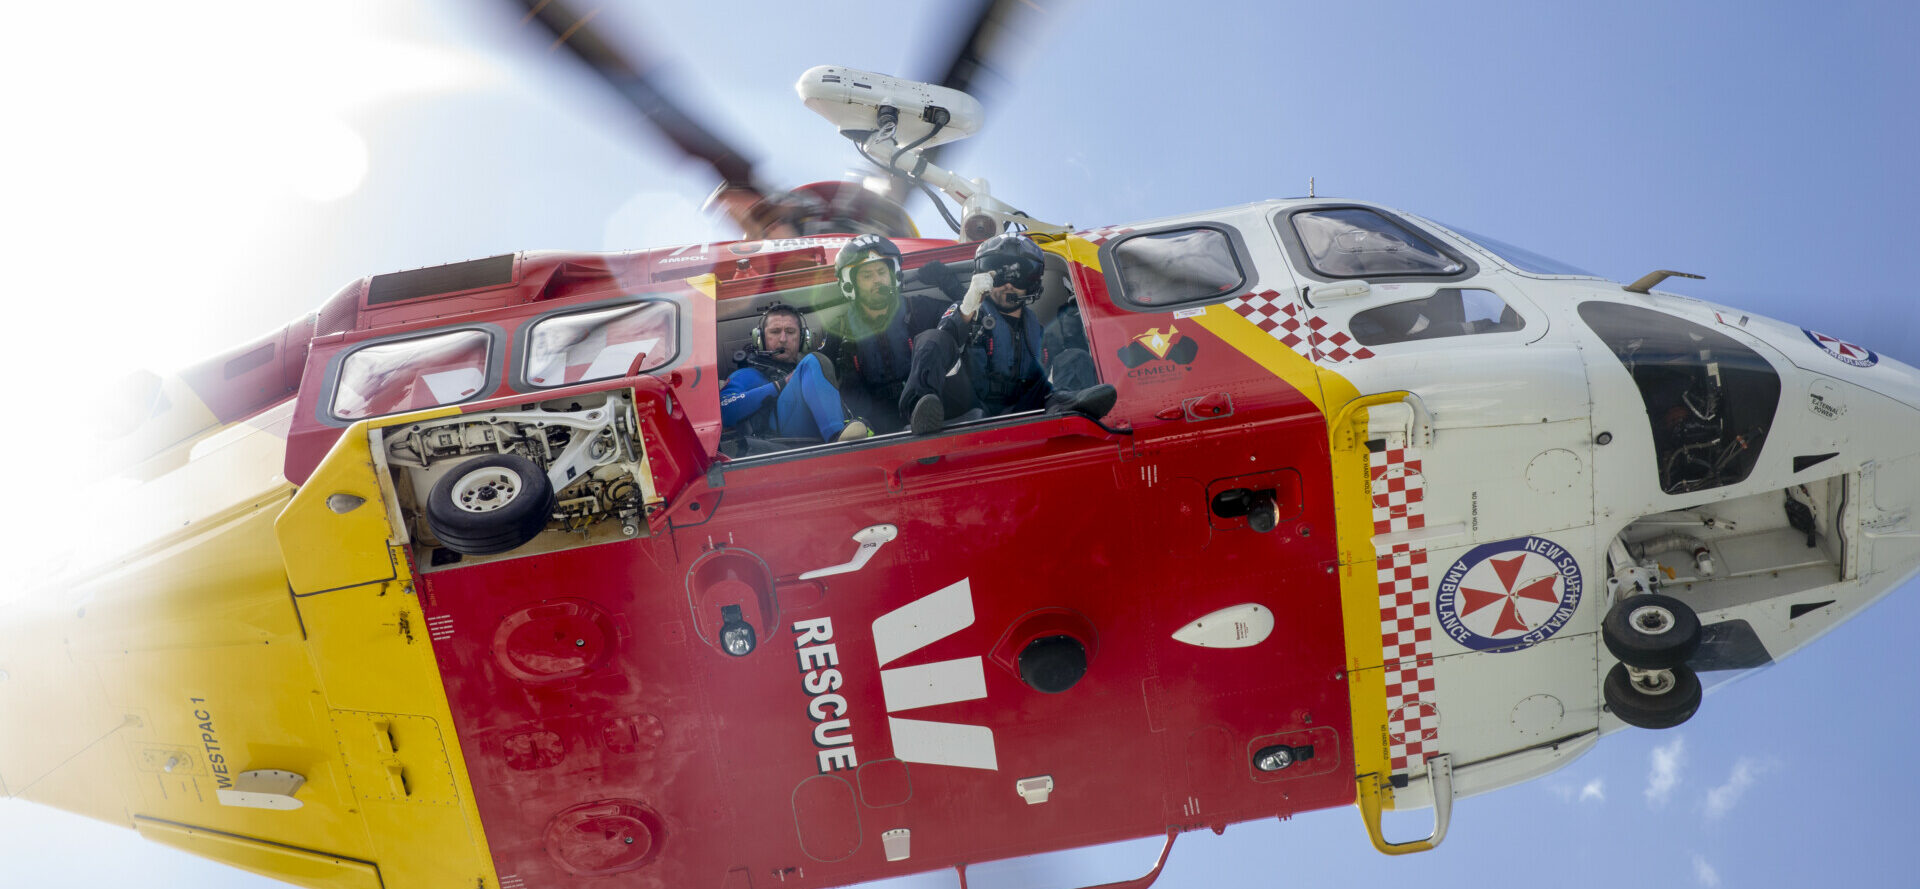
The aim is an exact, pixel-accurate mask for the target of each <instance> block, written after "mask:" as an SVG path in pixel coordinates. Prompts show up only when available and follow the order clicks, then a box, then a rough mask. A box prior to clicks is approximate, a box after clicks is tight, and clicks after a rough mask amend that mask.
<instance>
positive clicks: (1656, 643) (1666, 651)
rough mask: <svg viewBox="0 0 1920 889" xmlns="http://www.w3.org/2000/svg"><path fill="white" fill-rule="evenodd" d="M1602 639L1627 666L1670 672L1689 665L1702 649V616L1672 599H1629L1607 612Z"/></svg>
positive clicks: (1655, 595) (1647, 596)
mask: <svg viewBox="0 0 1920 889" xmlns="http://www.w3.org/2000/svg"><path fill="white" fill-rule="evenodd" d="M1600 638H1601V639H1603V640H1605V641H1606V643H1607V650H1608V651H1611V652H1613V656H1614V657H1616V658H1619V659H1620V662H1621V663H1623V664H1626V665H1627V666H1630V667H1639V668H1640V669H1642V670H1667V669H1671V668H1673V667H1678V666H1680V665H1681V664H1684V663H1686V662H1687V658H1690V657H1693V652H1694V651H1695V650H1696V649H1698V648H1699V647H1700V617H1699V616H1698V615H1696V614H1694V613H1693V609H1692V608H1689V607H1688V606H1687V603H1685V602H1682V601H1680V600H1679V599H1675V598H1673V597H1672V596H1662V595H1660V594H1658V593H1647V594H1643V595H1639V596H1628V597H1626V598H1624V599H1621V600H1620V601H1618V602H1615V603H1613V607H1612V608H1610V609H1608V610H1607V616H1606V618H1604V619H1603V620H1601V621H1600Z"/></svg>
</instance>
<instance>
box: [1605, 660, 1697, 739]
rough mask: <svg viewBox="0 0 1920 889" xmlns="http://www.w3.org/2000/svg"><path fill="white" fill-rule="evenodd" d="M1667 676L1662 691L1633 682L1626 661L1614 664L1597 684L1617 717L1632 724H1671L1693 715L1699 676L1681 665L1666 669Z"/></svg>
mask: <svg viewBox="0 0 1920 889" xmlns="http://www.w3.org/2000/svg"><path fill="white" fill-rule="evenodd" d="M1666 675H1667V676H1669V677H1671V681H1670V682H1668V683H1667V686H1666V688H1665V690H1664V691H1657V690H1652V689H1646V688H1641V687H1639V686H1636V685H1634V683H1633V675H1632V674H1631V673H1629V672H1627V665H1626V664H1614V665H1613V669H1612V670H1611V671H1609V672H1608V673H1607V681H1606V682H1605V683H1604V684H1602V685H1601V687H1600V692H1601V695H1602V696H1604V697H1605V698H1606V699H1607V707H1608V709H1610V710H1612V711H1613V715H1615V716H1618V717H1620V721H1621V722H1624V723H1626V724H1628V725H1631V726H1634V727H1636V728H1651V729H1662V728H1673V727H1674V726H1676V725H1679V724H1680V723H1683V722H1686V721H1687V720H1688V719H1691V718H1693V714H1694V711H1697V710H1699V709H1700V698H1701V694H1702V692H1701V689H1700V676H1699V675H1698V674H1696V673H1694V672H1693V670H1692V669H1690V668H1688V667H1687V666H1685V665H1681V666H1678V667H1674V668H1673V669H1671V670H1668V671H1666Z"/></svg>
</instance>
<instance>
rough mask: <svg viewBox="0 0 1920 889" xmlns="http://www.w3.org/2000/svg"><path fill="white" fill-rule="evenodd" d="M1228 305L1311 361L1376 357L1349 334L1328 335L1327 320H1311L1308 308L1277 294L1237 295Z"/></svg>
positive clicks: (1340, 362) (1263, 292)
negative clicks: (1303, 307)
mask: <svg viewBox="0 0 1920 889" xmlns="http://www.w3.org/2000/svg"><path fill="white" fill-rule="evenodd" d="M1226 306H1227V308H1229V309H1232V310H1234V311H1235V312H1238V313H1240V316H1241V317H1242V318H1245V319H1247V320H1248V321H1252V322H1253V323H1254V326H1256V327H1258V328H1260V329H1261V330H1263V331H1265V332H1266V334H1267V335H1268V336H1271V337H1273V338H1274V339H1276V340H1279V341H1280V342H1281V343H1283V344H1285V345H1286V347H1287V348H1289V349H1292V350H1293V351H1294V353H1295V354H1298V355H1299V356H1300V357H1302V358H1305V359H1307V360H1308V361H1312V362H1315V363H1319V364H1344V363H1346V362H1348V361H1358V360H1361V359H1365V358H1372V357H1373V351H1372V350H1370V349H1368V348H1366V347H1365V346H1359V345H1356V344H1355V343H1354V341H1353V337H1351V336H1348V335H1347V332H1346V331H1344V330H1335V331H1333V332H1332V333H1327V332H1326V327H1327V321H1326V319H1324V318H1317V317H1310V316H1309V315H1308V314H1307V312H1306V310H1305V309H1302V308H1300V306H1299V305H1298V304H1297V303H1295V302H1294V301H1293V300H1292V299H1288V298H1285V297H1282V296H1281V295H1280V294H1279V292H1277V291H1273V290H1262V291H1260V292H1259V293H1249V294H1247V295H1246V296H1236V297H1234V298H1232V299H1230V300H1227V302H1226Z"/></svg>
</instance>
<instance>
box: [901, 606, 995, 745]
mask: <svg viewBox="0 0 1920 889" xmlns="http://www.w3.org/2000/svg"><path fill="white" fill-rule="evenodd" d="M972 625H973V588H972V587H971V586H970V585H969V584H968V582H967V579H966V578H961V580H960V582H958V583H955V584H953V585H951V586H948V587H945V588H944V589H941V590H939V591H937V592H934V593H930V594H928V595H926V596H923V597H921V598H919V599H916V600H914V601H912V602H909V603H907V604H905V605H902V606H900V607H899V608H896V609H894V610H892V611H889V612H887V613H886V614H883V615H881V616H880V618H879V619H878V620H876V621H874V622H873V650H874V653H875V654H876V655H878V656H879V659H880V666H881V667H882V668H883V669H881V671H880V694H881V697H882V698H884V699H885V700H886V703H887V728H888V731H889V733H890V734H891V735H892V736H893V755H894V756H897V757H899V758H900V759H902V760H904V761H906V762H918V763H926V764H927V765H936V766H957V767H959V768H963V769H987V770H990V771H991V770H994V769H997V768H999V765H998V760H997V759H996V758H995V757H994V753H993V729H990V728H987V727H986V726H984V725H966V724H962V723H952V722H933V721H930V720H924V719H906V718H903V717H900V716H895V715H894V714H896V713H901V712H904V711H908V710H918V709H920V708H922V707H933V706H937V705H940V704H951V703H954V702H956V701H973V700H978V699H980V698H984V697H986V696H987V675H986V670H985V668H984V666H983V665H982V662H981V658H980V657H979V656H978V655H976V656H974V657H968V658H959V659H957V660H948V661H937V662H934V663H931V664H920V665H916V666H911V667H893V668H887V665H888V664H890V663H893V662H894V661H896V660H899V659H900V658H902V657H905V656H907V655H909V654H912V653H914V652H916V651H919V650H920V649H922V648H925V647H927V646H928V645H932V644H933V643H935V642H938V641H940V640H942V639H945V638H947V637H948V636H951V635H953V634H954V633H957V632H959V631H960V630H963V629H966V628H967V627H969V626H972Z"/></svg>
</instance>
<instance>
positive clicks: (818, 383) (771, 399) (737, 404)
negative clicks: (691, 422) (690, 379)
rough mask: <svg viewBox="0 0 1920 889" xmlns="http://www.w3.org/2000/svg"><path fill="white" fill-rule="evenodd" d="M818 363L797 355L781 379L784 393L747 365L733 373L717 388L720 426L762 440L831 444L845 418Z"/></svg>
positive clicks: (812, 357)
mask: <svg viewBox="0 0 1920 889" xmlns="http://www.w3.org/2000/svg"><path fill="white" fill-rule="evenodd" d="M822 360H823V359H822V358H821V357H820V356H819V354H818V353H808V354H806V355H802V356H800V363H799V364H798V365H795V366H794V368H793V370H791V371H789V372H787V373H786V374H785V375H784V377H785V379H786V385H785V386H784V388H783V387H781V386H779V385H777V384H776V383H775V381H774V380H773V379H770V378H769V376H768V373H767V372H766V371H762V370H761V369H760V368H757V367H753V366H752V365H748V366H746V367H742V368H740V369H739V370H736V371H734V372H733V375H732V376H730V377H727V384H726V385H725V386H722V387H720V423H721V425H723V426H725V427H726V428H729V429H731V428H733V427H735V426H740V425H744V427H745V429H746V431H747V432H748V433H749V434H752V435H759V436H765V437H778V438H818V439H820V440H821V441H832V440H833V439H834V437H835V436H837V435H839V434H840V430H842V429H845V428H846V426H847V416H846V409H845V408H843V407H842V406H841V404H840V391H839V390H837V389H835V388H834V387H833V383H831V382H829V381H828V380H827V376H826V373H825V372H824V371H822V370H821V369H820V362H821V361H822ZM775 373H776V375H777V374H778V372H777V371H776V372H775Z"/></svg>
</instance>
